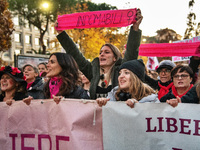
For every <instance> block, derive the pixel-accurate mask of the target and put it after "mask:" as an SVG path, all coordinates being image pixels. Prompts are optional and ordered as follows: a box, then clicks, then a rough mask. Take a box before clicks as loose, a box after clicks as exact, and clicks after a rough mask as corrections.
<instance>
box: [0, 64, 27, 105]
mask: <svg viewBox="0 0 200 150" xmlns="http://www.w3.org/2000/svg"><path fill="white" fill-rule="evenodd" d="M0 78H1V94H0V102H6V104H8V105H11V104H12V103H13V102H14V101H18V100H23V99H24V98H26V97H28V94H27V90H26V86H27V83H26V81H25V76H24V75H23V73H22V72H21V71H20V70H19V69H18V68H13V67H11V66H5V67H1V68H0Z"/></svg>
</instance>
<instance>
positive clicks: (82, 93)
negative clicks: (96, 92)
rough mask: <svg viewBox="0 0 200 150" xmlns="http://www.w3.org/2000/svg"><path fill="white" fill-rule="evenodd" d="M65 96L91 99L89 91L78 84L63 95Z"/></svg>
mask: <svg viewBox="0 0 200 150" xmlns="http://www.w3.org/2000/svg"><path fill="white" fill-rule="evenodd" d="M63 96H64V97H65V98H75V99H90V97H89V96H88V94H87V91H86V90H84V89H83V88H82V87H80V86H77V87H76V88H75V89H74V90H73V91H72V92H71V93H70V94H66V95H63Z"/></svg>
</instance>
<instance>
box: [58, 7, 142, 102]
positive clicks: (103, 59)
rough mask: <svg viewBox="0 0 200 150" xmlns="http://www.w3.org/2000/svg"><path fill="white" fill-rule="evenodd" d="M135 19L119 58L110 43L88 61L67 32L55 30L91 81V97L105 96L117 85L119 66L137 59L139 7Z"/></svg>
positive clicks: (139, 34)
mask: <svg viewBox="0 0 200 150" xmlns="http://www.w3.org/2000/svg"><path fill="white" fill-rule="evenodd" d="M136 19H137V21H136V22H135V23H134V24H133V26H132V27H131V29H130V33H129V36H128V42H127V50H126V53H125V55H124V59H122V58H121V54H120V51H119V50H118V48H116V47H115V46H114V45H112V44H105V45H103V46H102V47H101V49H100V54H99V57H98V58H95V59H94V60H93V61H92V62H89V61H88V60H87V59H86V58H85V57H84V56H83V55H82V53H80V51H79V49H78V48H77V47H76V44H75V43H74V42H73V41H72V39H71V38H70V37H69V36H68V35H67V33H66V32H62V31H59V30H57V32H58V33H59V35H58V36H57V38H58V40H59V42H60V43H61V45H62V46H63V48H64V49H65V50H66V52H67V53H68V54H70V55H72V56H73V57H74V59H75V60H76V62H77V64H78V66H79V68H80V71H81V72H82V73H83V74H84V75H85V76H86V77H87V78H88V79H89V81H90V82H91V85H90V89H89V92H90V97H91V98H92V99H96V98H98V97H106V96H107V93H108V92H110V91H111V89H112V88H114V87H115V86H117V85H118V81H117V77H118V69H119V66H120V65H121V64H122V63H124V62H126V61H128V60H133V59H137V57H138V49H139V46H140V40H141V31H140V30H139V25H140V23H141V21H142V19H143V16H142V15H141V11H140V9H138V10H137V17H136ZM57 25H58V24H56V27H57Z"/></svg>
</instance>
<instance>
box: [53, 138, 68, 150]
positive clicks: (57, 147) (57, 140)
mask: <svg viewBox="0 0 200 150" xmlns="http://www.w3.org/2000/svg"><path fill="white" fill-rule="evenodd" d="M61 140H62V141H69V137H68V136H56V150H59V141H61Z"/></svg>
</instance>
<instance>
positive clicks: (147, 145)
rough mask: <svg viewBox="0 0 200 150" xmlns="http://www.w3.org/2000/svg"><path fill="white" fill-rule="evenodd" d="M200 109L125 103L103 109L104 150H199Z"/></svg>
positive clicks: (194, 106)
mask: <svg viewBox="0 0 200 150" xmlns="http://www.w3.org/2000/svg"><path fill="white" fill-rule="evenodd" d="M199 114H200V105H198V104H179V105H178V107H175V108H173V107H171V106H169V105H168V104H163V103H159V104H155V103H154V104H152V103H151V104H149V103H143V104H140V103H137V104H136V105H135V108H133V109H131V108H130V107H128V106H127V105H126V104H125V103H123V102H108V103H107V105H106V106H105V107H103V143H104V150H199V149H200V117H199Z"/></svg>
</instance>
